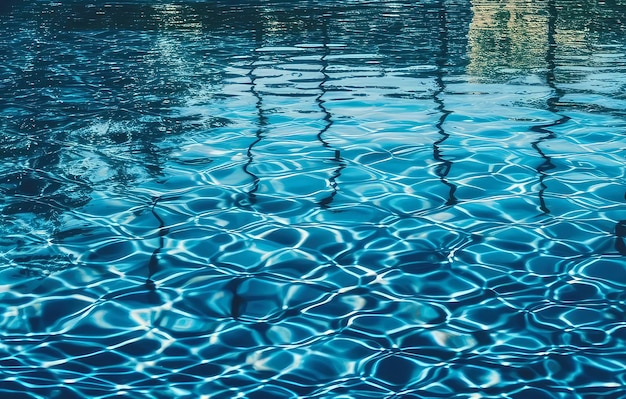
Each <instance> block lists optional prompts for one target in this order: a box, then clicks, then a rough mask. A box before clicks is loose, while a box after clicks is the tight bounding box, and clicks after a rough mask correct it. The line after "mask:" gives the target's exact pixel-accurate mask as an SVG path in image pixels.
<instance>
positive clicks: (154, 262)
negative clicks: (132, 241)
mask: <svg viewBox="0 0 626 399" xmlns="http://www.w3.org/2000/svg"><path fill="white" fill-rule="evenodd" d="M159 200H161V198H160V197H155V198H154V199H153V200H152V207H151V208H150V211H151V212H152V215H153V216H154V217H155V218H156V220H157V221H158V222H159V226H158V228H157V229H158V235H159V245H158V246H157V248H155V250H154V251H153V252H152V256H150V261H149V262H148V276H147V278H146V287H147V288H148V290H149V291H150V292H154V291H155V290H156V286H155V284H154V281H153V280H152V276H154V274H155V273H156V272H158V270H159V254H160V253H161V251H162V250H163V247H164V245H165V235H166V234H167V233H168V230H169V229H168V228H166V227H165V222H164V221H163V219H162V218H161V216H159V214H158V213H157V212H156V209H155V208H156V206H157V203H158V202H159Z"/></svg>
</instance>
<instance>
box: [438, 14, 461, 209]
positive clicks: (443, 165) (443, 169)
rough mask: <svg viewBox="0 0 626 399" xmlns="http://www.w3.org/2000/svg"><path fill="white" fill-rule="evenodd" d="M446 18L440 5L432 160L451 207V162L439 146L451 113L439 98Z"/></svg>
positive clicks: (454, 200)
mask: <svg viewBox="0 0 626 399" xmlns="http://www.w3.org/2000/svg"><path fill="white" fill-rule="evenodd" d="M447 19H448V17H447V12H446V9H445V6H444V5H443V4H442V7H441V8H440V10H439V21H440V22H441V25H440V27H439V46H440V47H439V53H438V54H436V60H435V63H436V65H437V72H436V75H435V83H436V85H437V89H436V90H435V92H434V93H433V100H434V101H435V103H436V104H437V110H438V111H439V113H440V114H441V116H440V117H439V120H438V121H437V123H436V124H435V127H436V128H437V132H438V133H439V135H440V136H441V138H440V139H439V140H437V141H435V142H434V143H433V158H434V159H435V160H436V161H437V162H438V163H439V164H438V165H437V166H436V167H435V173H436V174H437V176H439V180H440V181H441V182H442V183H443V184H445V185H446V186H447V187H448V199H447V201H446V205H448V206H452V205H456V204H457V203H458V200H457V198H456V197H455V195H454V193H455V192H456V190H457V187H456V185H455V184H454V183H450V181H449V180H448V174H449V173H450V169H451V168H452V161H449V160H447V159H445V158H444V156H443V152H442V150H441V145H442V144H443V143H444V142H445V141H446V140H447V139H448V138H449V137H450V134H449V133H448V132H446V130H445V129H444V128H443V124H444V123H445V121H446V119H447V118H448V116H449V115H450V114H451V113H452V111H449V110H447V109H446V107H445V104H444V103H443V100H442V98H441V95H442V94H443V92H444V91H445V89H446V84H445V82H444V79H443V78H444V75H445V73H446V72H445V67H446V64H447V61H448V20H447Z"/></svg>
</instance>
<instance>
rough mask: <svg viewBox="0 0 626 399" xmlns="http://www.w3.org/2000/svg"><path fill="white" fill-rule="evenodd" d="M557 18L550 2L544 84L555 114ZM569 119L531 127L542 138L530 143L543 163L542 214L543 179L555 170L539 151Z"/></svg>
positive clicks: (541, 200) (557, 98)
mask: <svg viewBox="0 0 626 399" xmlns="http://www.w3.org/2000/svg"><path fill="white" fill-rule="evenodd" d="M557 16H558V10H557V7H556V4H555V0H550V1H549V2H548V50H547V53H546V65H547V72H546V83H547V85H548V86H549V87H550V89H551V90H552V96H551V97H550V98H548V100H547V105H548V111H550V112H554V113H556V112H557V104H558V102H559V101H560V99H561V97H562V96H563V91H562V90H561V89H559V88H558V87H557V86H556V76H555V69H556V48H557V44H556V20H557ZM569 119H570V118H569V117H567V116H561V118H559V119H557V120H556V121H554V122H552V123H546V124H543V125H536V126H533V127H531V130H532V131H534V132H537V133H541V134H542V135H543V136H540V137H539V138H538V139H537V140H535V141H533V142H532V143H531V146H532V147H533V149H534V150H535V151H537V153H538V154H539V155H540V156H541V158H542V159H543V162H542V163H541V164H540V165H539V166H537V169H536V170H537V173H538V174H539V193H538V196H539V209H541V212H543V213H544V214H546V215H547V214H549V213H550V208H548V205H547V204H546V200H545V191H546V190H547V188H548V186H547V185H546V184H545V178H546V176H548V174H547V172H548V171H549V170H551V169H554V168H555V165H554V164H553V163H552V157H550V156H549V155H547V154H546V153H545V152H543V150H542V149H541V144H542V143H544V142H545V141H547V140H552V139H554V138H556V135H555V134H554V132H552V131H551V130H550V129H549V128H550V127H553V126H557V125H560V124H563V123H565V122H567V121H568V120H569Z"/></svg>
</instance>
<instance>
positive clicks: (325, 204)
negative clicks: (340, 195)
mask: <svg viewBox="0 0 626 399" xmlns="http://www.w3.org/2000/svg"><path fill="white" fill-rule="evenodd" d="M323 18H325V17H323ZM323 30H324V53H323V55H322V58H321V59H320V61H321V64H322V69H321V73H322V75H323V78H322V80H321V82H320V84H319V89H320V93H319V95H318V96H317V97H316V98H315V102H316V103H317V106H318V107H319V108H320V109H321V110H322V112H323V113H324V118H323V120H324V127H323V128H322V129H321V130H320V131H319V133H318V134H317V140H318V141H319V142H320V143H322V145H323V146H324V148H328V149H329V150H331V151H333V154H334V156H333V158H331V159H330V160H331V161H332V162H335V163H336V164H337V168H336V169H335V170H334V171H333V174H332V175H331V176H330V177H329V178H328V184H329V185H330V187H331V188H332V190H333V191H332V192H331V193H330V194H329V195H328V196H326V197H324V198H322V199H321V200H320V201H319V202H318V204H319V206H320V207H322V208H324V209H328V208H329V207H330V204H331V203H332V202H333V200H334V198H335V196H336V195H337V192H338V191H339V186H338V184H337V179H338V178H339V177H340V176H341V171H342V170H343V169H344V168H345V167H346V163H345V162H344V160H343V158H341V151H340V150H338V149H334V148H333V147H332V146H331V145H330V144H329V143H328V142H327V141H326V140H324V133H326V132H327V131H328V130H329V129H330V128H331V126H332V125H333V119H332V114H331V113H330V112H329V111H328V109H327V108H326V106H325V105H324V104H325V103H326V101H325V100H324V99H323V97H324V95H325V94H326V82H327V81H328V79H329V76H328V73H327V68H328V60H327V58H326V57H327V56H328V54H329V52H330V49H329V47H328V43H329V37H328V30H327V28H326V22H325V20H323Z"/></svg>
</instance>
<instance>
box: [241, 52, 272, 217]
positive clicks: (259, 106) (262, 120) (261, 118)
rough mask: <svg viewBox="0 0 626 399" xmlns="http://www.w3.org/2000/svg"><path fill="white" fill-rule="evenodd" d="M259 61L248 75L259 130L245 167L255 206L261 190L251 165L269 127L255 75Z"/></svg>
mask: <svg viewBox="0 0 626 399" xmlns="http://www.w3.org/2000/svg"><path fill="white" fill-rule="evenodd" d="M256 61H257V60H255V61H253V62H252V65H251V69H250V72H249V73H248V77H249V78H250V92H251V93H252V95H253V96H254V97H255V98H256V104H255V108H256V111H257V115H258V128H257V130H256V133H255V137H256V139H255V140H254V141H253V142H252V143H250V145H249V146H248V150H247V152H246V156H247V158H248V162H246V164H245V165H244V166H243V171H244V172H245V173H246V174H248V175H250V177H252V187H251V188H250V190H248V204H249V205H253V204H254V203H255V202H256V192H257V190H258V189H259V181H260V179H259V177H258V176H257V175H256V174H254V173H253V172H251V171H250V165H252V163H253V162H254V146H256V145H257V144H258V143H259V142H260V141H261V140H262V139H263V135H264V132H265V126H267V116H265V111H264V109H263V99H262V97H261V93H259V91H258V90H257V87H256V85H257V83H256V81H257V79H258V77H257V76H256V75H255V74H254V70H255V69H256V67H255V63H256Z"/></svg>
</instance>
